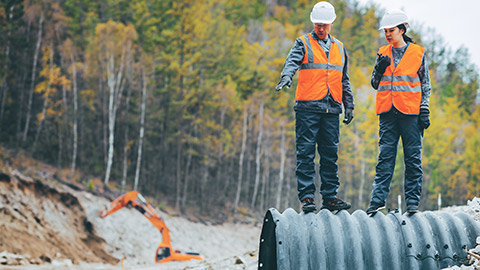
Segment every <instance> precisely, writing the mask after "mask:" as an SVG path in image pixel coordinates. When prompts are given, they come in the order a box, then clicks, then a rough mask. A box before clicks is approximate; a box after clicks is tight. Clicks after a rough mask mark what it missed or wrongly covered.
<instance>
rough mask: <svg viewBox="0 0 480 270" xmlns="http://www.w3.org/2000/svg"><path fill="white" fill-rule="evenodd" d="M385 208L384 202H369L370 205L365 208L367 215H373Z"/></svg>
mask: <svg viewBox="0 0 480 270" xmlns="http://www.w3.org/2000/svg"><path fill="white" fill-rule="evenodd" d="M382 209H385V204H372V203H370V206H369V207H368V209H367V215H369V216H371V217H373V216H375V214H376V213H377V212H378V211H380V210H382Z"/></svg>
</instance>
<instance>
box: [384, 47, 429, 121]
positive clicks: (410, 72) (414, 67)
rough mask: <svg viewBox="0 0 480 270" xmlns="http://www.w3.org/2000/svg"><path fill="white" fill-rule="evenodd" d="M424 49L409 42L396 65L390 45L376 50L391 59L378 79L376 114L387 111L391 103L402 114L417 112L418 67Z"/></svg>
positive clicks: (418, 91) (419, 90) (418, 107)
mask: <svg viewBox="0 0 480 270" xmlns="http://www.w3.org/2000/svg"><path fill="white" fill-rule="evenodd" d="M424 52H425V49H424V48H423V47H421V46H418V45H416V44H413V43H410V45H408V48H407V50H406V51H405V54H404V55H403V57H402V59H401V60H400V63H398V65H397V67H395V66H394V64H393V58H392V45H387V46H383V47H381V48H380V49H379V50H378V53H380V54H382V55H388V56H389V57H390V59H392V61H391V63H390V66H388V67H387V69H386V70H385V73H383V76H382V78H381V80H380V84H379V86H378V89H377V106H376V107H377V108H376V111H377V114H381V113H384V112H388V111H389V110H390V109H391V108H392V105H393V106H395V108H397V109H398V110H399V111H400V112H402V113H404V114H419V113H420V102H421V100H422V87H421V82H420V79H419V77H418V74H417V72H418V69H419V68H420V65H421V64H422V58H423V54H424Z"/></svg>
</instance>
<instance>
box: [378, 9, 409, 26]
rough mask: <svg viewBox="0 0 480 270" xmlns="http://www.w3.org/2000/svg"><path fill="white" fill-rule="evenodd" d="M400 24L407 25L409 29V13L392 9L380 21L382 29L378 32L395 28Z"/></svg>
mask: <svg viewBox="0 0 480 270" xmlns="http://www.w3.org/2000/svg"><path fill="white" fill-rule="evenodd" d="M399 24H405V27H406V28H407V29H408V16H407V13H405V12H403V11H401V10H399V9H391V10H388V11H387V13H385V15H383V17H382V19H381V20H380V28H378V30H382V29H385V28H393V27H395V26H397V25H399Z"/></svg>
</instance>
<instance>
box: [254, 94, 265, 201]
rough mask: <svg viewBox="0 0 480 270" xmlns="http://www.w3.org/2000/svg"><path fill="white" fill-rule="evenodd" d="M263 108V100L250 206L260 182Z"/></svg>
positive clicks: (255, 196) (255, 197)
mask: <svg viewBox="0 0 480 270" xmlns="http://www.w3.org/2000/svg"><path fill="white" fill-rule="evenodd" d="M263 108H264V102H263V100H262V103H261V104H260V110H259V116H258V117H259V120H258V138H257V150H256V152H255V165H256V167H255V184H254V186H253V197H252V204H251V208H252V209H253V208H255V201H256V199H257V192H258V183H259V182H260V159H261V158H262V157H261V154H262V152H261V150H262V135H263Z"/></svg>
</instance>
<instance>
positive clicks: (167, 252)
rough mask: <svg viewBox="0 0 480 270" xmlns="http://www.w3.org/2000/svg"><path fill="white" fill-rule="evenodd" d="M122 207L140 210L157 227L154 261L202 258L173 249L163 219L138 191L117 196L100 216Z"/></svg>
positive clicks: (104, 216)
mask: <svg viewBox="0 0 480 270" xmlns="http://www.w3.org/2000/svg"><path fill="white" fill-rule="evenodd" d="M123 207H133V208H134V209H135V210H137V211H138V212H140V213H141V214H142V215H143V216H144V217H145V218H147V219H148V220H149V221H150V222H151V223H152V224H153V226H155V228H157V229H158V230H159V231H160V233H161V234H162V242H161V243H160V245H159V246H158V248H157V252H156V253H155V262H156V263H166V262H169V261H189V260H203V257H202V256H200V254H198V253H194V252H187V253H181V252H180V251H177V250H174V249H173V248H172V244H171V243H170V230H169V229H168V227H167V225H165V222H164V221H163V219H162V218H161V217H160V216H159V215H158V213H157V212H156V211H155V209H154V208H153V207H152V206H151V205H150V204H149V203H148V202H147V200H145V198H144V197H143V196H142V194H140V193H138V191H135V190H134V191H130V192H127V193H125V194H123V195H122V196H120V197H118V198H117V199H115V200H114V201H112V202H111V203H110V207H109V208H108V209H105V210H102V211H100V217H101V218H106V217H107V216H109V215H111V214H113V213H115V212H116V211H118V210H120V209H122V208H123Z"/></svg>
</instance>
